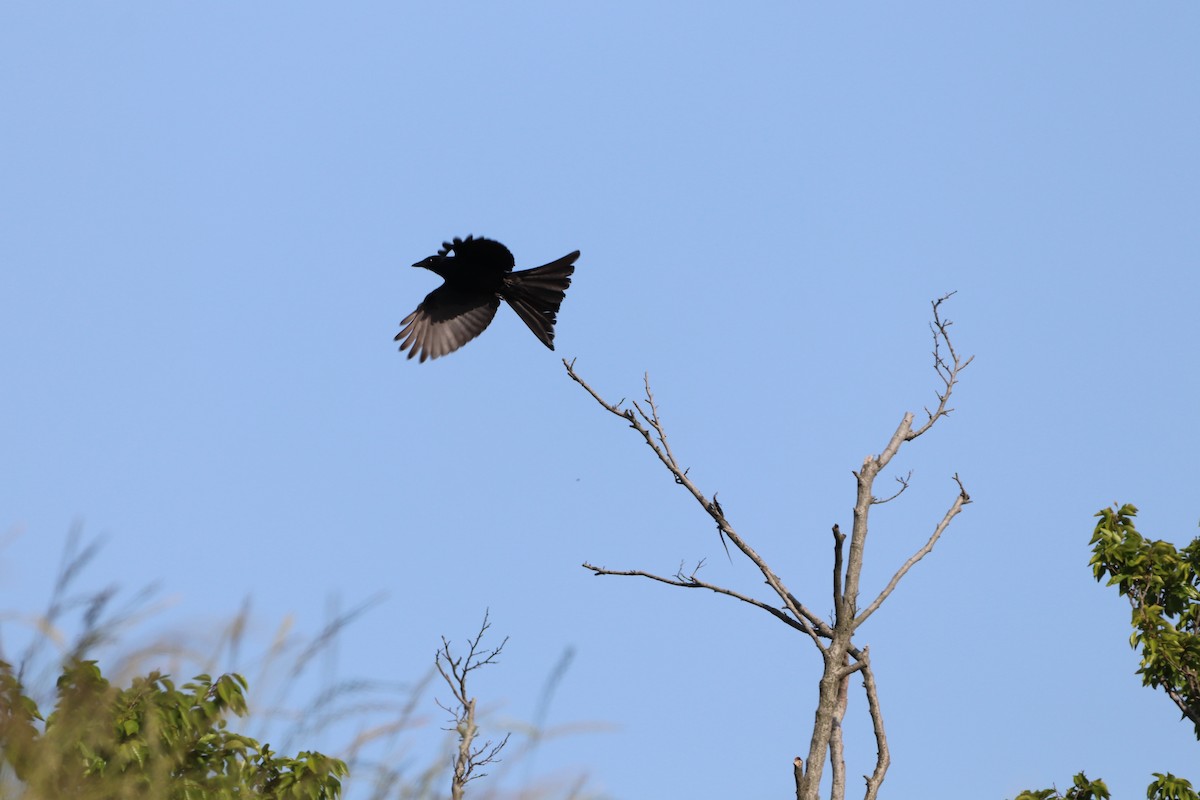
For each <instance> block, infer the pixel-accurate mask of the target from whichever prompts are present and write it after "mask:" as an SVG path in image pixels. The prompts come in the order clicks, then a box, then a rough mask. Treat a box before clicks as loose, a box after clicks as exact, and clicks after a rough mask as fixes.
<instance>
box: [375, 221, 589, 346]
mask: <svg viewBox="0 0 1200 800" xmlns="http://www.w3.org/2000/svg"><path fill="white" fill-rule="evenodd" d="M578 258H579V251H578V250H576V251H575V252H573V253H568V254H567V255H565V256H563V257H562V258H559V259H556V260H554V261H551V262H550V263H549V264H544V265H542V266H540V267H534V268H533V269H524V270H519V271H517V272H513V266H514V265H515V262H514V260H513V256H512V253H510V252H509V251H508V248H507V247H505V246H504V245H502V244H500V243H499V242H497V241H493V240H492V239H484V238H479V239H476V238H475V237H474V236H468V237H467V238H466V239H458V238H455V240H454V241H453V242H443V243H442V249H441V250H438V251H437V254H436V255H432V256H430V257H429V258H426V259H425V260H423V261H418V262H417V263H415V264H413V266H414V267H424V268H425V269H427V270H429V271H430V272H434V273H437V274H438V275H440V276H442V280H443V281H444V282H443V283H442V285H441V286H439V287H438V288H436V289H434V290H433V291H432V292H430V293H429V294H428V295H427V296H426V297H425V299H424V300H423V301H422V302H421V305H419V306H417V310H416V311H414V312H412V313H411V314H409V315H408V316H407V317H405V318H404V319H402V320H400V324H401V325H402V326H403V327H402V328H401V329H400V332H399V333H398V334H396V341H397V342H400V350H401V351H404V350H408V357H409V358H412V357H413V356H420V360H421V361H424V360H425V359H427V358H438V357H439V356H444V355H446V354H447V353H453V352H454V351H455V350H457V349H458V348H460V347H462V346H463V345H464V344H466V343H467V342H469V341H471V340H472V339H474V338H475V337H476V336H478V335H479V334H481V333H483V329H484V328H486V327H487V326H488V324H489V323H491V321H492V318H493V317H495V316H496V309H498V308H499V307H500V301H501V300H504V301H505V302H506V303H508V304H509V305H510V306H512V309H513V311H516V312H517V316H519V317H520V318H521V320H522V321H523V322H524V323H525V324H526V325H528V326H529V330H531V331H533V334H534V335H535V336H537V337H538V339H540V340H541V342H542V344H544V345H546V347H549V348H550V349H551V350H553V349H554V322H555V318H556V317H557V315H558V308H559V306H560V305H562V301H563V297H565V296H566V292H567V287H568V286H570V285H571V274H572V273H573V272H575V260H576V259H578Z"/></svg>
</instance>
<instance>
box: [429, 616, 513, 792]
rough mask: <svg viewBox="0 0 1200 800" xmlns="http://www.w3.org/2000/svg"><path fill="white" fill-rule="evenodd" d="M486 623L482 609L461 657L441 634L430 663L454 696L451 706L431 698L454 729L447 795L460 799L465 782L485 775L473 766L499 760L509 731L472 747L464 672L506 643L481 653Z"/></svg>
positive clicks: (492, 658) (471, 704)
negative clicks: (480, 619) (475, 631)
mask: <svg viewBox="0 0 1200 800" xmlns="http://www.w3.org/2000/svg"><path fill="white" fill-rule="evenodd" d="M490 627H491V623H490V622H489V621H488V614H487V613H486V612H485V613H484V615H483V624H482V625H480V626H479V633H478V634H476V636H475V638H474V639H472V640H471V641H470V648H469V650H468V651H467V655H466V656H465V657H458V658H455V656H454V654H453V653H452V652H451V651H450V642H449V641H448V640H447V639H446V637H444V636H443V637H442V647H441V649H440V650H438V652H437V654H436V655H435V656H434V666H436V667H437V671H438V672H439V673H441V676H442V678H443V679H444V680H445V681H446V684H447V685H448V686H449V687H450V691H451V692H453V694H454V700H455V705H454V706H450V705H447V704H444V703H442V702H441V701H440V700H437V701H435V702H437V704H438V705H439V706H441V707H442V708H443V709H445V710H446V711H447V712H449V713H450V715H451V720H450V722H451V724H452V725H453V727H452V728H447V729H446V730H453V731H456V732H457V733H458V753H457V754H456V755H455V757H454V774H453V776H452V777H451V782H450V796H451V797H452V798H453V800H462V797H463V793H464V792H465V790H466V785H467V784H468V783H469V782H471V781H473V780H475V779H476V778H482V777H484V776H485V775H487V773H486V772H478V773H477V772H476V770H478V769H479V768H480V767H483V766H486V765H487V764H492V763H495V762H497V761H499V760H500V759H499V758H498V756H499V755H500V751H501V750H503V749H504V746H505V745H506V744H508V738H509V736H511V735H512V734H510V733H506V734H505V735H504V739H502V740H501V741H500V743H499V744H492V742H491V740H488V741H486V742H484V743H483V744H482V745H481V746H479V747H474V743H475V737H476V736H477V735H478V733H479V728H478V726H477V725H476V723H475V698H474V697H471V696H470V695H469V693H468V692H467V675H469V674H470V673H472V672H474V671H475V670H477V669H479V668H480V667H484V666H487V665H489V664H495V663H497V662H496V658H497V657H498V656H499V655H500V653H501V652H502V651H503V650H504V645H505V644H507V643H508V637H507V636H506V637H504V641H502V642H501V643H500V644H499V646H498V647H495V648H493V649H492V650H490V651H488V652H486V653H485V652H484V650H483V648H482V647H481V643H482V641H483V635H484V634H485V633H486V632H487V630H488V628H490Z"/></svg>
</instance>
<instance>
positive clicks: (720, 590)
mask: <svg viewBox="0 0 1200 800" xmlns="http://www.w3.org/2000/svg"><path fill="white" fill-rule="evenodd" d="M703 565H704V562H703V561H701V562H700V563H699V564H697V565H696V570H698V569H700V567H702V566H703ZM580 566H582V567H583V568H584V569H587V570H591V572H592V574H594V575H596V576H597V577H598V576H600V575H618V576H624V577H634V578H647V579H649V580H652V581H658V582H659V583H665V584H667V585H668V586H678V587H680V588H681V589H708V590H709V591H710V592H715V593H716V594H723V595H725V596H726V597H732V598H733V599H735V600H741V601H742V602H743V603H748V604H750V605H752V606H754V607H755V608H761V609H762V610H763V611H766V612H767V613H768V614H770V615H771V616H773V617H775V618H776V619H778V620H780V621H781V622H783V623H784V624H785V625H788V626H789V627H792V628H795V629H796V630H798V631H802V632H804V633H808V634H809V635H810V636H813V637H814V638H815V636H816V632H815V631H813V630H812V628H811V627H809V628H807V629H806V628H805V626H804V624H802V623H801V622H797V621H796V620H795V619H793V618H792V616H791V615H790V614H788V613H787V612H786V611H785V610H783V609H779V608H775V607H774V606H771V605H768V604H766V603H764V602H763V601H761V600H758V599H757V598H754V597H750V596H748V595H744V594H742V593H741V592H735V591H734V590H733V589H727V588H725V587H724V586H718V585H716V584H714V583H708V582H707V581H702V580H700V579H699V578H697V577H696V570H693V571H692V573H691V574H690V575H684V574H683V567H682V565H681V566H680V569H679V571H678V572H676V573H675V575H674V577H671V578H664V577H663V576H662V575H655V574H654V573H653V572H646V571H645V570H640V569H608V568H607V567H597V566H596V565H595V564H589V563H588V562H586V561H585V562H583V564H581V565H580ZM814 619H816V618H815V617H814ZM826 629H828V626H826ZM826 638H829V637H828V636H826Z"/></svg>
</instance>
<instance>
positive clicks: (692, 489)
mask: <svg viewBox="0 0 1200 800" xmlns="http://www.w3.org/2000/svg"><path fill="white" fill-rule="evenodd" d="M563 366H564V367H566V370H567V374H568V375H569V376H570V377H571V380H573V381H575V382H576V383H578V384H579V385H580V386H582V387H583V388H584V390H585V391H586V392H587V393H588V394H590V395H591V396H592V398H593V399H594V400H595V401H596V402H597V403H599V404H600V405H601V407H603V408H604V409H605V410H606V411H608V412H609V413H610V414H613V415H614V416H617V417H620V418H621V419H623V420H625V421H626V422H627V423H629V427H631V428H633V429H634V430H635V431H637V432H638V434H640V435H641V437H642V439H643V440H644V441H645V442H646V445H647V446H648V447H649V448H650V449H651V450H653V451H654V455H656V456H657V457H658V460H659V461H661V462H662V464H663V466H665V467H666V468H667V470H668V471H669V472H670V473H671V475H672V477H674V479H675V482H676V483H677V484H679V485H680V486H682V487H684V488H685V489H687V491H688V493H690V494H691V495H692V497H693V498H695V500H696V502H697V503H699V504H700V507H701V508H703V509H704V512H705V513H706V514H708V515H709V516H710V517H712V519H713V521H714V522H716V524H717V530H718V532H719V533H720V534H721V535H722V537H723V538H724V539H728V540H729V541H730V542H732V543H733V545H734V547H736V548H737V549H738V550H739V551H741V552H742V554H743V555H745V556H746V558H748V559H750V561H752V562H753V563H754V565H755V566H756V567H758V569H759V571H760V572H761V573H762V574H763V577H764V578H765V579H766V582H767V585H768V586H770V587H771V589H772V590H773V591H774V592H775V594H776V595H777V596H778V597H779V599H780V600H781V601H782V602H783V607H784V608H785V609H786V610H787V611H788V612H789V613H790V614H791V619H792V621H793V622H795V623H797V624H798V625H799V627H800V629H801V630H803V631H804V632H805V633H806V634H808V636H809V637H810V638H811V639H812V640H813V643H814V644H816V645H817V647H818V648H823V647H824V645H823V644H822V643H821V640H820V638H819V637H818V636H817V633H816V631H814V630H813V627H812V625H811V624H810V623H809V619H810V618H812V617H813V614H812V613H811V612H809V611H808V609H805V608H803V607H801V606H800V605H798V604H797V603H795V602H794V596H793V595H792V593H791V592H789V591H788V589H787V587H786V586H784V585H783V581H782V580H780V578H779V576H778V575H776V574H775V572H774V571H773V570H772V569H771V568H770V567H769V566H767V562H766V561H764V560H763V558H762V556H760V555H759V554H758V553H757V552H755V550H754V548H752V547H751V546H750V545H749V544H748V543H747V542H746V541H745V540H744V539H742V537H741V536H740V535H738V532H737V531H736V530H734V527H733V525H732V524H731V523H730V522H729V520H728V519H727V518H726V516H725V511H724V509H722V508H721V505H720V503H717V502H716V495H715V494H714V495H713V500H709V499H708V498H707V497H706V496H705V495H704V493H703V492H701V491H700V489H699V488H697V486H696V484H695V483H693V482H692V479H691V478H690V477H688V470H687V469H685V468H684V467H682V466H681V465H680V464H679V461H678V460H677V459H676V458H675V454H674V452H672V450H671V446H670V444H669V443H668V441H667V432H666V429H665V427H664V426H663V422H662V417H661V416H659V413H658V405H657V404H656V403H655V402H654V394H653V392H651V390H650V376H649V375H648V374H647V375H646V376H645V379H644V383H645V389H646V399H645V403H646V408H647V409H649V411H648V412H647V411H646V410H645V409H643V408H642V406H641V404H639V403H638V402H636V401H635V402H634V403H633V408H632V409H630V408H621V403H616V404H613V403H609V402H607V401H606V400H605V399H604V398H602V397H601V396H600V395H599V393H598V392H596V390H595V389H593V388H592V387H591V386H589V385H588V383H587V381H585V380H584V379H583V378H581V377H580V376H579V374H578V373H577V372H575V362H574V361H567V360H566V359H565V358H564V359H563ZM589 569H593V571H595V569H594V568H590V567H589ZM596 574H597V575H601V574H610V573H606V572H596ZM625 574H632V573H625ZM644 577H650V576H649V575H646V576H644ZM656 580H661V579H659V578H656ZM663 582H664V583H670V581H669V580H665V581H663ZM678 585H682V584H678ZM789 624H790V623H789Z"/></svg>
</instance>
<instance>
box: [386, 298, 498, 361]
mask: <svg viewBox="0 0 1200 800" xmlns="http://www.w3.org/2000/svg"><path fill="white" fill-rule="evenodd" d="M499 307H500V298H499V297H497V296H496V295H495V294H491V293H487V294H484V293H478V292H464V291H462V290H461V289H457V288H455V287H453V286H449V285H445V284H443V285H442V286H439V287H438V288H436V289H434V290H433V291H432V292H430V293H429V295H428V296H427V297H426V298H425V300H424V301H423V302H422V303H421V305H419V306H417V309H416V310H415V311H413V312H412V313H411V314H409V315H408V316H407V317H405V318H404V319H402V320H400V325H401V326H403V327H402V328H401V330H400V332H399V333H398V334H396V341H398V342H400V350H401V351H403V350H406V349H408V350H409V352H408V357H409V358H412V357H413V356H419V357H420V360H421V361H424V360H425V359H427V358H439V357H440V356H444V355H446V354H447V353H453V352H454V351H455V350H457V349H458V348H460V347H462V346H463V345H464V344H466V343H467V342H469V341H471V340H472V339H474V338H475V337H476V336H478V335H479V334H481V333H483V330H484V328H486V327H487V326H488V325H489V324H490V323H491V321H492V318H493V317H495V316H496V309H497V308H499ZM409 348H411V349H409Z"/></svg>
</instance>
